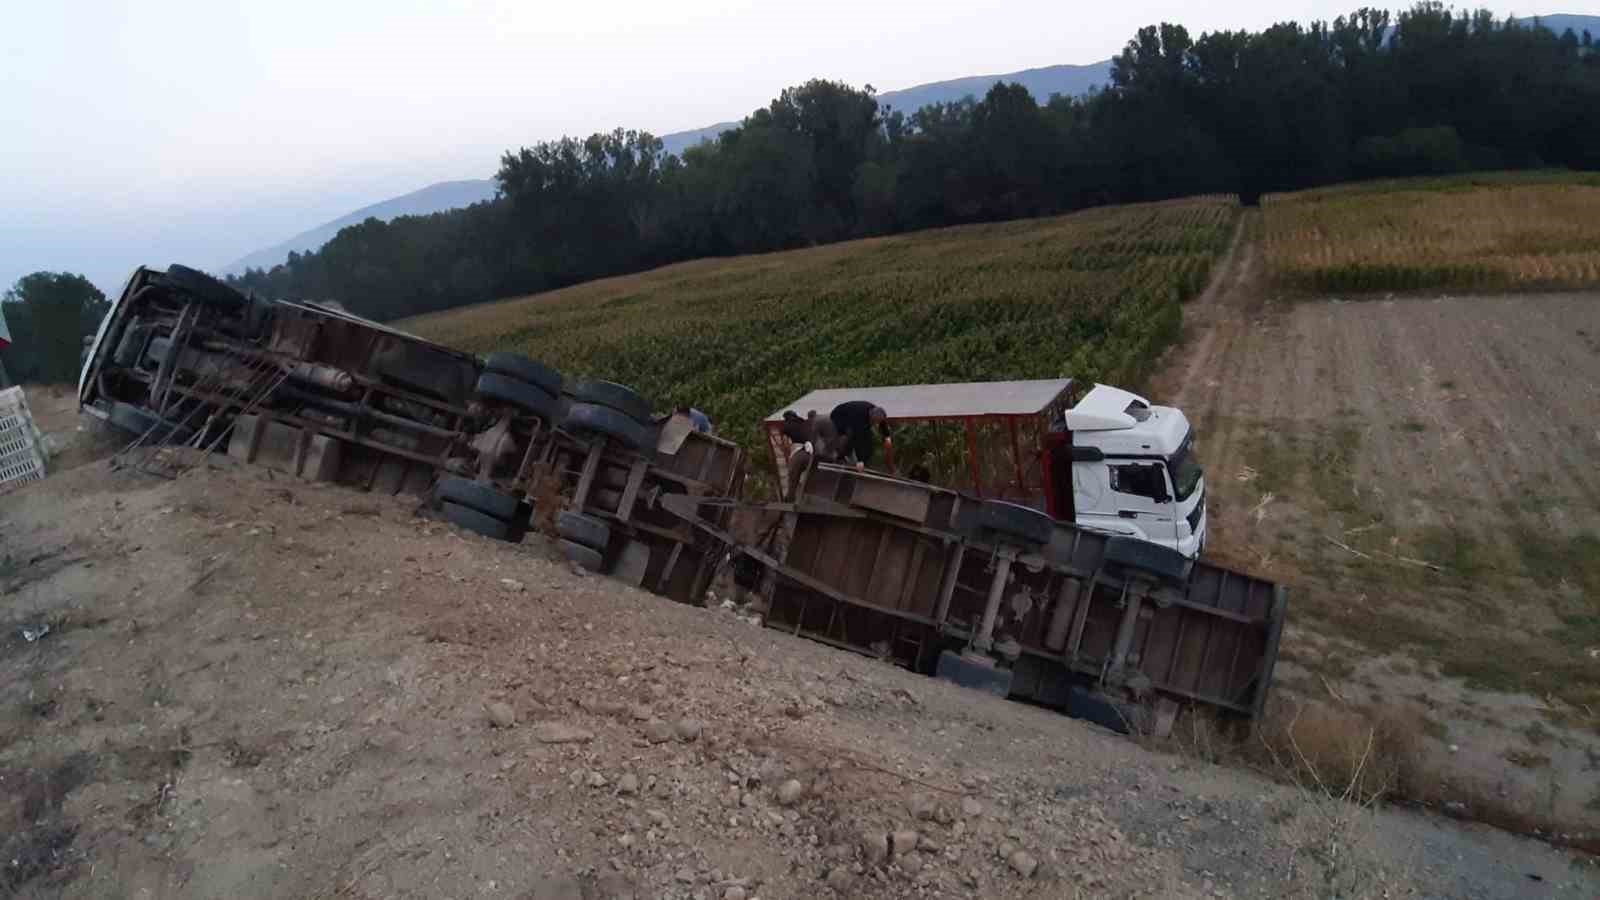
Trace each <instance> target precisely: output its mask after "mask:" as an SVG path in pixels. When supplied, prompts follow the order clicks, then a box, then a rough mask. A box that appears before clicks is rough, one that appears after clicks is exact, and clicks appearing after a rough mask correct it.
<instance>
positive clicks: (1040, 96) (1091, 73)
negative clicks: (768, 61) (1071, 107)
mask: <svg viewBox="0 0 1600 900" xmlns="http://www.w3.org/2000/svg"><path fill="white" fill-rule="evenodd" d="M999 81H1004V82H1006V83H1008V84H1010V83H1013V82H1015V83H1017V84H1020V85H1022V86H1023V87H1025V88H1027V89H1028V93H1030V94H1032V95H1033V97H1034V99H1035V100H1038V101H1039V102H1040V103H1043V102H1045V101H1047V100H1049V99H1050V95H1051V94H1061V95H1063V96H1066V97H1079V96H1082V95H1084V94H1087V93H1089V91H1090V90H1091V89H1093V88H1097V87H1105V86H1106V85H1107V84H1110V83H1111V60H1109V59H1108V60H1104V61H1103V62H1097V63H1089V64H1088V65H1086V66H1066V65H1063V66H1044V67H1043V68H1039V69H1023V70H1022V71H1020V72H1007V73H1005V74H1004V75H974V76H972V77H970V78H953V79H951V80H949V81H935V82H933V83H932V84H919V85H917V86H916V87H908V88H906V89H905V90H900V91H885V92H884V93H881V94H879V95H878V102H879V103H881V104H883V105H884V106H887V107H890V108H891V109H896V110H899V111H900V112H903V113H905V114H906V115H907V116H910V115H911V114H912V113H914V112H916V111H917V110H919V109H921V108H923V107H924V106H928V105H930V104H933V103H953V102H955V101H957V100H960V99H962V98H963V97H973V98H975V99H982V98H983V95H984V94H987V93H988V92H989V88H991V87H993V86H994V84H995V82H999ZM738 124H739V123H738V122H718V123H717V124H715V125H710V126H707V127H705V128H696V129H694V130H693V131H679V132H674V133H673V134H668V135H663V136H662V138H661V143H662V144H664V145H666V149H667V152H668V153H682V152H683V151H684V150H685V149H686V148H688V147H693V146H694V145H695V144H698V143H700V142H701V141H707V140H711V139H712V138H714V137H716V136H717V135H719V134H721V133H723V132H724V131H727V130H728V129H730V128H734V127H736V126H738Z"/></svg>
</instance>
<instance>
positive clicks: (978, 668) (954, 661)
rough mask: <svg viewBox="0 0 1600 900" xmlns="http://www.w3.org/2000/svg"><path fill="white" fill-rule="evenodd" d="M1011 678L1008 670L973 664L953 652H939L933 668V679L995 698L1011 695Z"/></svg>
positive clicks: (979, 663) (977, 663) (978, 663)
mask: <svg viewBox="0 0 1600 900" xmlns="http://www.w3.org/2000/svg"><path fill="white" fill-rule="evenodd" d="M1011 676H1012V672H1011V670H1010V669H1002V668H1000V667H999V666H993V665H985V664H983V663H981V662H974V661H972V660H969V659H967V658H966V657H964V656H962V655H961V654H960V653H957V652H956V651H954V650H945V651H943V652H941V653H940V654H939V662H938V664H937V665H936V666H935V667H934V677H935V678H938V679H940V680H941V681H948V682H951V683H953V684H958V685H961V686H962V687H965V688H972V689H974V690H979V691H985V692H987V693H990V694H994V695H995V696H996V697H1006V696H1009V695H1010V694H1011Z"/></svg>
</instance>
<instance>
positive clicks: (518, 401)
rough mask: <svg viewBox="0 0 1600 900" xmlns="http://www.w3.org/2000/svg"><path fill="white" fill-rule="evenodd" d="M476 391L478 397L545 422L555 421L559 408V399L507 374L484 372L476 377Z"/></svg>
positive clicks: (542, 389)
mask: <svg viewBox="0 0 1600 900" xmlns="http://www.w3.org/2000/svg"><path fill="white" fill-rule="evenodd" d="M477 392H478V396H479V397H483V398H486V399H489V400H493V401H496V402H499V403H506V404H509V405H511V406H515V407H516V408H517V409H520V410H522V411H523V412H525V413H528V414H530V415H535V416H538V417H539V418H541V419H544V420H545V421H546V422H553V421H555V419H556V417H557V415H558V414H559V413H560V410H561V401H559V400H557V399H556V398H555V396H554V395H552V394H551V393H550V392H548V391H546V390H545V389H544V388H541V387H536V386H534V385H531V384H528V383H527V382H524V381H518V380H517V379H515V378H512V377H510V376H508V375H499V374H496V373H494V372H485V373H484V374H483V375H481V376H479V377H478V386H477Z"/></svg>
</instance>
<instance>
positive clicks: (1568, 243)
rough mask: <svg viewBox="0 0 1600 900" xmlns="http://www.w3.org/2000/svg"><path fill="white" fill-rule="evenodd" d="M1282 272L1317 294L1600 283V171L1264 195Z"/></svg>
mask: <svg viewBox="0 0 1600 900" xmlns="http://www.w3.org/2000/svg"><path fill="white" fill-rule="evenodd" d="M1262 209H1263V216H1264V218H1265V223H1266V244H1265V250H1266V258H1267V263H1268V266H1269V267H1270V268H1271V271H1272V273H1273V276H1274V278H1275V280H1276V281H1277V282H1278V283H1279V284H1281V285H1283V286H1285V287H1289V288H1293V289H1299V290H1306V291H1313V292H1318V293H1328V292H1350V293H1361V292H1370V291H1427V290H1447V289H1449V290H1486V291H1501V290H1528V289H1572V288H1585V287H1594V286H1597V285H1600V177H1596V176H1594V175H1576V174H1568V173H1527V174H1494V175H1479V176H1461V177H1456V178H1431V179H1412V180H1400V181H1384V182H1373V183H1370V184H1361V185H1351V186H1345V187H1338V188H1329V189H1324V190H1315V191H1303V192H1300V193H1296V194H1282V195H1275V196H1271V197H1268V198H1266V199H1265V200H1264V201H1263V203H1262Z"/></svg>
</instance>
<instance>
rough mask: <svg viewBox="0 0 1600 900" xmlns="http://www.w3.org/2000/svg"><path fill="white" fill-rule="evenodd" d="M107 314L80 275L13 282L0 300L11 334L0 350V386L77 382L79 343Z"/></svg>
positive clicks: (0, 312) (43, 274) (95, 292)
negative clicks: (13, 383)
mask: <svg viewBox="0 0 1600 900" xmlns="http://www.w3.org/2000/svg"><path fill="white" fill-rule="evenodd" d="M110 309H111V304H110V303H108V302H107V301H106V297H105V295H104V294H102V293H100V289H99V288H97V287H95V286H94V285H93V284H91V283H90V282H89V279H87V278H85V277H83V276H82V275H74V274H71V273H68V272H34V273H33V274H31V275H24V276H23V277H21V278H19V279H17V282H16V284H14V285H12V286H11V288H10V289H8V290H7V291H6V292H5V294H3V295H0V316H4V317H5V321H6V325H7V326H8V327H9V329H10V331H11V343H10V344H9V345H7V346H5V347H0V387H7V386H8V385H7V384H6V382H8V381H9V382H15V383H18V384H22V383H38V384H67V383H72V382H76V381H77V380H78V370H79V368H81V365H82V359H83V339H84V338H85V337H87V336H89V335H92V334H94V332H95V329H96V328H98V327H99V325H100V320H101V318H103V317H104V316H105V314H106V313H107V312H108V311H109V310H110Z"/></svg>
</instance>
